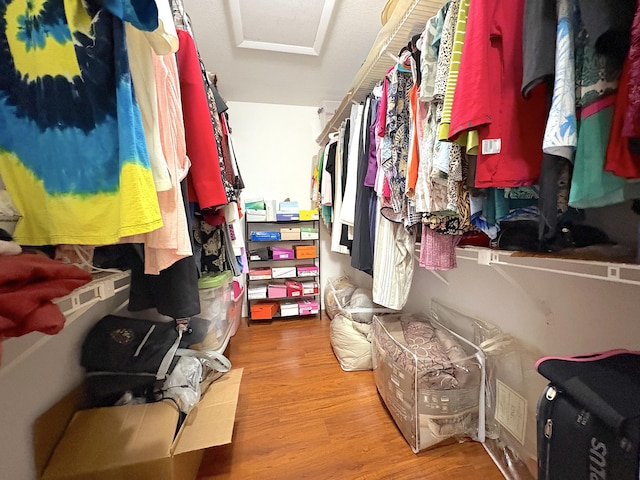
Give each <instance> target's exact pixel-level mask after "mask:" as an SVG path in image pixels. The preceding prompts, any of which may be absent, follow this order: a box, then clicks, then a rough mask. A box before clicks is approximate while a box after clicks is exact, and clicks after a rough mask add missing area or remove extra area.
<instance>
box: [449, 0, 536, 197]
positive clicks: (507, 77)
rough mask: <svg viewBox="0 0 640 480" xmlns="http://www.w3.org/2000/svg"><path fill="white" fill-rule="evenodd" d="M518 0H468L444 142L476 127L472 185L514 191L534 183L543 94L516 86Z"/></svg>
mask: <svg viewBox="0 0 640 480" xmlns="http://www.w3.org/2000/svg"><path fill="white" fill-rule="evenodd" d="M523 17H524V0H513V1H509V2H501V1H499V0H473V1H472V2H471V4H470V5H469V15H468V22H467V30H466V34H465V42H464V46H463V51H462V62H461V64H460V72H459V75H458V83H457V85H456V91H455V96H454V99H453V106H452V112H451V126H450V139H451V140H456V138H457V137H458V136H460V135H461V134H462V133H463V132H466V131H468V130H469V129H472V128H477V130H478V134H479V136H480V148H479V151H478V157H477V162H476V176H475V186H476V187H479V188H484V187H500V186H501V187H514V186H521V185H531V184H533V183H535V182H536V181H537V180H538V177H539V175H540V165H541V162H542V152H541V146H542V136H543V133H544V126H545V122H546V118H547V115H546V114H547V107H546V105H547V102H546V93H545V92H544V91H542V90H539V89H536V90H534V91H532V92H531V95H530V98H528V99H524V98H522V97H521V96H520V95H519V94H518V92H519V90H520V87H521V85H522V70H523V59H522V41H523V40H522V37H523Z"/></svg>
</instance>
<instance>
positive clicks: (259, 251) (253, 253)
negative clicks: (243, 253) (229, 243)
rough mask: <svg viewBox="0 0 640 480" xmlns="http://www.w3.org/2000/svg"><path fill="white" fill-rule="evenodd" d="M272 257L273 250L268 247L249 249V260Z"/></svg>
mask: <svg viewBox="0 0 640 480" xmlns="http://www.w3.org/2000/svg"><path fill="white" fill-rule="evenodd" d="M270 258H271V250H269V248H268V247H262V248H256V249H254V250H249V260H269V259H270Z"/></svg>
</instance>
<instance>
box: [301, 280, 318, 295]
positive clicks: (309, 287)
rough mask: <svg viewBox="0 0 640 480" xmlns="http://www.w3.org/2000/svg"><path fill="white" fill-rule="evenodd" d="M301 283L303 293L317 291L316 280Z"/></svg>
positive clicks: (314, 292)
mask: <svg viewBox="0 0 640 480" xmlns="http://www.w3.org/2000/svg"><path fill="white" fill-rule="evenodd" d="M301 283H302V294H303V295H315V294H316V293H318V282H310V281H304V282H301Z"/></svg>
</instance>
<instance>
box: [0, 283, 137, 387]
mask: <svg viewBox="0 0 640 480" xmlns="http://www.w3.org/2000/svg"><path fill="white" fill-rule="evenodd" d="M129 284H130V276H129V273H128V272H102V273H97V274H94V275H93V280H92V281H91V282H89V283H87V284H86V285H83V286H82V287H80V288H77V289H75V290H74V291H73V292H71V293H70V294H69V295H66V296H64V297H60V298H58V299H55V300H54V301H53V303H55V304H56V305H57V306H58V308H60V311H61V312H62V313H63V314H64V316H65V324H64V326H65V328H68V327H69V325H70V324H72V323H73V322H74V321H75V320H76V319H78V318H79V317H80V316H81V315H83V314H84V313H86V312H87V311H88V310H89V309H90V308H91V307H93V306H94V305H96V304H98V303H99V302H102V301H105V300H108V299H110V298H111V297H113V296H115V295H116V294H118V293H120V292H122V291H124V290H126V289H128V288H129ZM54 337H55V335H45V334H43V333H40V332H31V333H28V334H26V335H23V336H21V337H12V338H6V339H4V341H3V342H2V363H1V364H0V367H1V368H0V377H2V376H3V375H5V374H6V373H8V372H9V371H10V370H11V369H13V368H14V367H15V366H17V365H18V364H19V363H20V362H22V361H23V360H24V359H25V358H27V357H28V356H29V355H31V354H32V353H34V352H35V351H37V350H38V349H39V348H41V347H42V346H43V345H44V344H45V343H47V342H48V341H49V340H51V339H52V338H54Z"/></svg>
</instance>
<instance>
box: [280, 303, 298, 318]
mask: <svg viewBox="0 0 640 480" xmlns="http://www.w3.org/2000/svg"><path fill="white" fill-rule="evenodd" d="M296 315H298V304H297V303H296V302H280V316H281V317H295V316H296Z"/></svg>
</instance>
